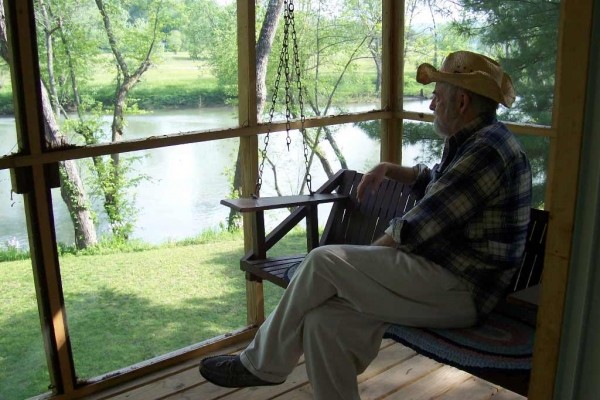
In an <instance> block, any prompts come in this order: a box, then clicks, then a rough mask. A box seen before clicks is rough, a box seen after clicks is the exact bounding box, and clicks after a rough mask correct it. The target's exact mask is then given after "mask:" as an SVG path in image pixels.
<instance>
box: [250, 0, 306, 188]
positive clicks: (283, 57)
mask: <svg viewBox="0 0 600 400" xmlns="http://www.w3.org/2000/svg"><path fill="white" fill-rule="evenodd" d="M283 17H284V26H283V44H282V48H281V53H280V54H279V65H278V67H277V75H276V77H275V88H274V90H273V95H272V97H271V108H270V109H269V122H268V126H269V129H268V130H267V133H266V135H265V138H264V141H263V144H264V146H263V149H262V150H261V151H260V155H261V162H260V164H259V167H258V177H257V179H256V188H255V193H254V194H253V195H252V197H254V198H258V197H259V193H260V189H261V187H262V183H263V180H262V176H263V172H264V168H265V159H266V158H267V147H268V145H269V136H270V134H271V125H272V122H273V116H274V115H275V106H276V104H277V97H278V95H279V85H280V83H281V76H282V73H284V74H285V83H284V84H285V130H286V144H287V148H288V151H289V150H290V144H291V143H292V139H291V137H290V130H291V121H292V110H291V107H290V105H291V104H292V102H293V96H292V88H291V83H292V80H293V79H294V78H295V79H296V88H297V89H298V104H299V106H300V122H301V127H300V133H301V134H302V145H303V147H304V165H305V167H306V173H305V176H304V177H305V178H304V180H305V181H306V186H307V188H308V191H309V193H310V194H311V195H312V194H313V193H314V192H313V190H312V186H311V183H312V177H311V175H310V171H309V168H310V165H309V153H310V152H309V148H308V140H307V133H306V129H305V127H304V122H305V120H306V117H305V115H304V101H303V98H302V82H301V80H300V59H299V57H298V39H297V35H296V25H295V23H294V3H293V0H284V12H283ZM290 28H291V36H292V52H293V53H292V57H293V60H292V61H293V63H294V64H295V68H294V71H293V72H294V75H295V76H292V73H291V72H290V54H289V38H290Z"/></svg>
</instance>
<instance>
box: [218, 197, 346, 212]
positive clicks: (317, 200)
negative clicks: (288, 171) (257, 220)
mask: <svg viewBox="0 0 600 400" xmlns="http://www.w3.org/2000/svg"><path fill="white" fill-rule="evenodd" d="M346 198H348V196H346V195H341V194H337V193H315V194H313V195H298V196H280V197H259V198H257V199H252V198H243V199H224V200H221V204H223V205H225V206H227V207H229V208H232V209H234V210H235V211H238V212H256V211H264V210H274V209H278V208H289V207H297V206H308V205H317V204H321V203H331V202H336V201H340V200H344V199H346Z"/></svg>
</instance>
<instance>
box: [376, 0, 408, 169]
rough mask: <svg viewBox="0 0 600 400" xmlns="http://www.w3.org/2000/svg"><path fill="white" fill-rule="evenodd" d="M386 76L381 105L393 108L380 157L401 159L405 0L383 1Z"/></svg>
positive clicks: (384, 127)
mask: <svg viewBox="0 0 600 400" xmlns="http://www.w3.org/2000/svg"><path fill="white" fill-rule="evenodd" d="M382 35H383V38H382V39H383V54H382V68H383V71H382V72H383V76H382V82H381V108H382V109H384V110H390V111H393V117H392V118H391V119H385V120H382V123H381V149H380V160H381V161H390V162H396V163H399V162H401V161H402V92H403V84H404V60H403V58H402V54H403V48H404V0H399V1H396V0H384V1H383V32H382Z"/></svg>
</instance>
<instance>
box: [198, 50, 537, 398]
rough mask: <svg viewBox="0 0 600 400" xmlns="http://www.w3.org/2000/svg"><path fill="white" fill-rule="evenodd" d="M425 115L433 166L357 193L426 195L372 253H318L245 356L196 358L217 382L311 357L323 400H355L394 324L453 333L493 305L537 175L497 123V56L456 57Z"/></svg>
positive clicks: (350, 249)
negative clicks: (403, 186) (407, 186)
mask: <svg viewBox="0 0 600 400" xmlns="http://www.w3.org/2000/svg"><path fill="white" fill-rule="evenodd" d="M417 81H418V82H420V83H422V84H428V83H430V82H436V86H435V90H434V92H433V99H432V101H431V105H430V109H431V110H432V111H433V112H434V115H435V129H436V131H437V133H438V134H439V135H441V136H443V137H444V138H445V146H444V151H443V154H442V158H441V160H440V162H439V163H438V164H436V165H435V166H434V167H433V168H431V169H430V168H428V167H426V166H424V165H417V166H415V167H412V168H411V167H403V166H399V165H395V164H391V163H380V164H378V165H377V166H375V167H374V168H373V169H372V170H371V171H369V172H368V173H367V174H365V175H364V177H363V180H362V181H361V182H360V184H359V187H358V198H359V199H360V198H362V196H363V195H364V193H365V191H367V190H376V189H377V187H378V186H379V184H380V183H381V182H382V180H383V178H384V177H388V178H391V179H395V180H398V181H401V182H404V183H412V184H414V185H415V186H416V187H420V188H422V190H423V192H424V196H423V198H422V199H421V200H420V201H419V202H418V203H417V204H416V205H415V207H414V208H412V209H411V210H410V211H409V212H407V213H406V214H405V215H404V216H402V217H401V218H395V219H393V220H392V221H390V224H389V227H388V229H387V230H386V232H385V235H384V236H383V237H381V238H379V239H378V240H376V241H375V242H374V243H373V244H372V245H371V246H353V245H331V246H323V247H319V248H316V249H314V250H313V251H311V252H310V253H309V254H308V255H307V257H306V259H305V260H304V262H303V263H302V264H301V265H300V266H299V267H298V271H297V272H296V274H295V276H294V278H293V279H292V280H291V282H290V285H289V287H288V288H287V290H286V291H285V293H284V295H283V297H282V298H281V301H280V303H279V304H278V306H277V307H276V308H275V310H274V311H273V312H272V313H271V315H269V317H268V318H267V319H266V321H265V322H264V324H263V325H262V326H261V327H260V329H259V330H258V332H257V334H256V337H255V338H254V340H253V341H252V342H251V343H250V345H249V346H248V347H247V348H246V349H245V350H244V351H243V352H242V353H241V354H240V355H239V356H233V355H222V356H216V357H210V358H206V359H204V360H203V361H202V362H201V365H200V373H201V374H202V376H204V377H205V378H206V379H207V380H208V381H210V382H213V383H215V384H217V385H220V386H227V387H246V386H261V385H275V384H280V383H283V382H284V381H285V379H286V377H287V376H288V375H289V374H290V373H291V371H292V370H293V369H294V367H295V366H296V364H297V362H298V359H299V357H300V356H301V355H302V353H304V355H305V359H306V367H307V370H308V376H309V379H310V382H311V384H312V386H313V389H314V395H315V398H316V399H322V400H335V399H340V400H350V399H360V397H359V394H358V385H357V381H356V376H357V375H358V374H359V373H361V372H362V371H364V370H365V369H366V368H367V366H368V365H369V363H370V362H371V361H372V360H373V358H375V356H376V355H377V352H378V350H379V346H380V344H381V339H382V336H383V333H384V332H385V330H386V328H387V326H388V325H389V324H391V323H393V324H401V325H409V326H415V327H435V328H452V327H468V326H471V325H474V324H476V323H477V322H478V321H480V320H481V319H483V318H485V317H486V315H487V314H488V313H489V312H490V311H491V310H492V309H493V308H494V306H495V305H496V304H497V302H498V301H499V299H500V298H501V297H502V296H503V294H504V293H505V290H506V288H507V286H508V284H509V282H510V281H511V278H512V276H513V275H514V272H515V271H516V268H517V267H518V265H519V263H520V260H521V257H522V254H523V248H524V245H525V236H526V233H527V224H528V222H529V209H530V206H531V204H530V202H531V171H530V166H529V162H528V160H527V157H526V156H525V154H524V153H523V150H522V149H521V146H520V145H519V143H518V141H517V140H516V138H515V137H514V135H513V134H512V133H511V132H510V131H509V130H508V129H507V128H506V126H505V125H504V124H502V123H501V122H499V121H497V119H496V109H497V107H498V105H499V104H500V103H501V104H503V105H505V106H507V107H509V106H510V105H511V104H512V102H513V101H514V99H515V93H514V89H513V86H512V82H511V79H510V77H509V76H508V75H507V74H506V73H504V72H503V70H502V68H501V67H500V65H499V64H498V63H497V62H495V61H494V60H492V59H490V58H488V57H485V56H483V55H480V54H476V53H472V52H468V51H458V52H455V53H451V54H449V55H448V56H447V57H446V59H445V60H444V63H443V65H442V67H441V68H440V69H439V70H437V69H436V68H434V67H433V66H431V65H429V64H422V65H421V66H419V68H418V71H417Z"/></svg>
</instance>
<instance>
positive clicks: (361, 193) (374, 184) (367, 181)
mask: <svg viewBox="0 0 600 400" xmlns="http://www.w3.org/2000/svg"><path fill="white" fill-rule="evenodd" d="M386 172H387V164H386V163H379V164H377V165H376V166H375V167H373V169H372V170H370V171H369V172H367V173H366V174H364V175H363V177H362V179H361V180H360V182H359V184H358V187H357V188H356V197H357V198H358V202H359V203H360V202H361V201H363V199H364V197H365V194H366V193H367V190H368V189H371V194H373V193H375V191H376V190H377V189H378V188H379V185H381V182H383V178H385V174H386Z"/></svg>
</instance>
